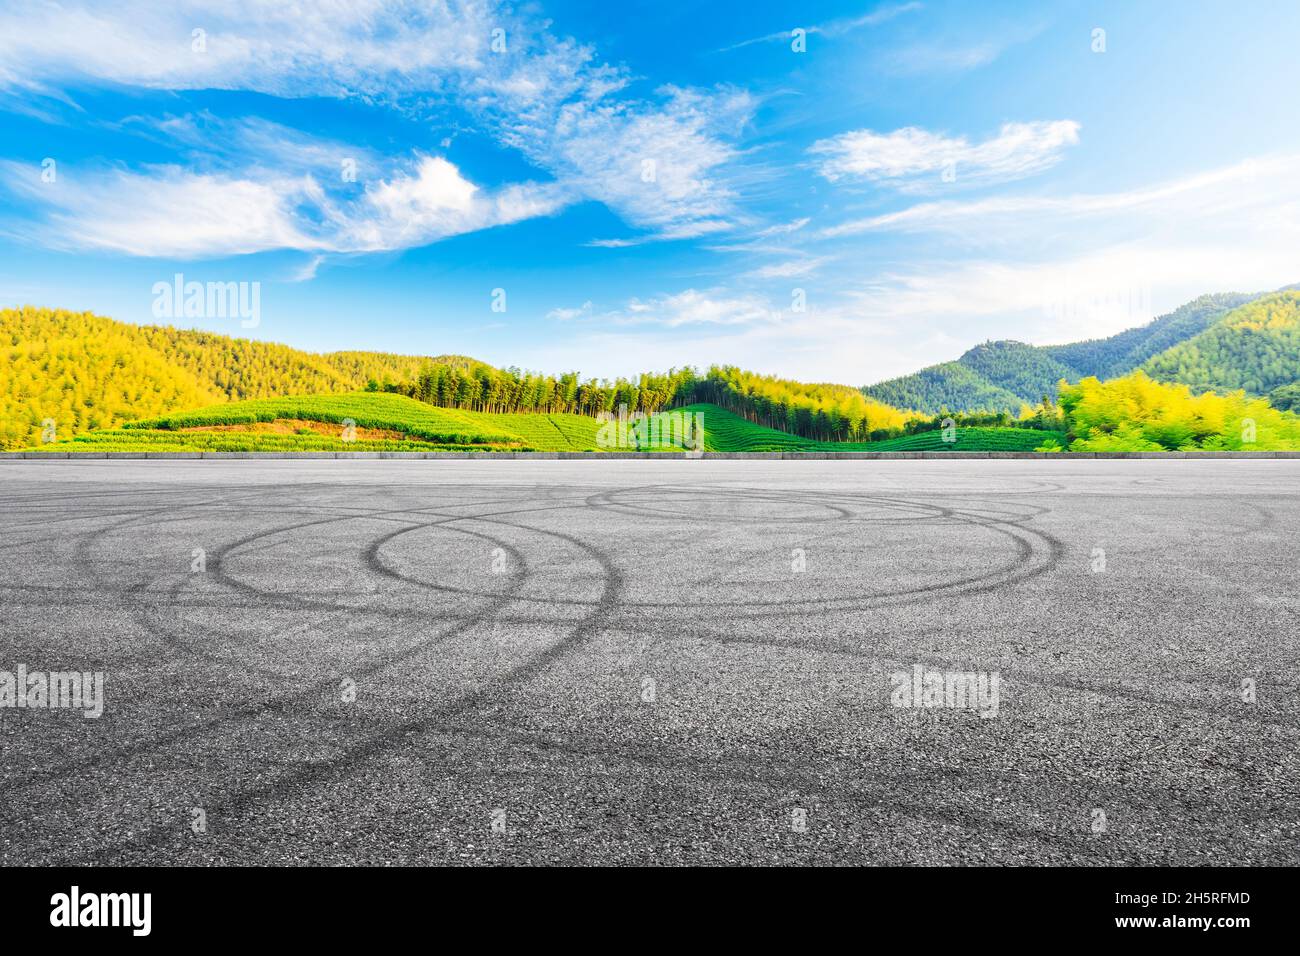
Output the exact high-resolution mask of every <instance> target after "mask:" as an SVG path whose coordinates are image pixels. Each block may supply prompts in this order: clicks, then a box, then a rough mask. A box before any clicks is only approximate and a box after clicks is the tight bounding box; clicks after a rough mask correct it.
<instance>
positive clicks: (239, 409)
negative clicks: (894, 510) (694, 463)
mask: <svg viewBox="0 0 1300 956" xmlns="http://www.w3.org/2000/svg"><path fill="white" fill-rule="evenodd" d="M672 412H676V413H682V414H696V413H699V414H701V415H703V416H704V434H705V448H706V450H708V451H732V452H770V451H792V452H817V451H921V450H934V451H1032V450H1033V449H1034V448H1036V447H1038V446H1039V445H1041V444H1042V443H1043V442H1044V441H1046V440H1047V439H1049V438H1053V439H1055V440H1056V441H1057V442H1058V443H1060V444H1064V442H1065V436H1064V434H1063V433H1059V432H1047V431H1039V430H1035V429H1027V428H958V429H957V430H956V432H955V435H956V441H954V442H945V441H943V437H942V434H941V433H940V432H939V431H937V430H931V431H925V432H920V433H918V434H914V435H905V436H902V437H900V438H893V439H889V440H888V441H878V442H831V441H813V440H812V439H807V438H800V437H799V436H797V435H791V434H789V433H787V432H783V431H778V430H777V429H774V428H768V427H766V426H764V425H756V424H754V423H753V422H749V421H747V420H745V419H744V418H742V417H740V416H739V415H736V414H733V413H732V412H729V411H727V410H726V409H724V408H721V407H719V406H717V405H710V404H703V403H701V404H695V405H687V406H685V407H683V408H680V409H673V410H672ZM349 423H350V431H349V432H347V433H345V428H348V427H349ZM601 427H602V424H601V422H600V421H598V420H597V419H595V418H590V417H588V416H585V415H572V414H567V413H554V414H528V413H487V412H470V411H461V410H458V409H450V408H439V407H436V406H433V405H429V404H427V403H425V402H421V401H417V400H416V399H413V398H407V397H406V396H404V395H392V394H387V393H383V392H353V393H349V394H343V395H308V396H300V397H295V398H279V399H251V400H249V401H244V402H230V403H226V404H222V405H212V406H208V407H206V408H200V409H195V410H193V411H189V412H182V413H178V414H172V415H166V416H163V417H160V418H154V419H147V420H143V421H139V422H131V423H129V424H127V425H125V426H123V427H120V428H111V429H99V430H96V431H92V432H88V433H86V434H82V435H77V436H75V437H73V438H70V439H65V440H63V441H58V442H54V443H51V444H42V445H38V446H34V447H33V449H32V450H35V451H72V452H108V451H112V452H177V451H459V450H480V451H599V450H601V447H600V441H599V435H598V433H599V431H600V429H601ZM634 447H636V446H635V442H634V441H632V440H628V441H626V442H625V443H624V444H623V445H622V446H620V448H621V449H631V448H634ZM609 450H620V449H609ZM648 450H661V451H667V450H671V449H670V448H669V447H668V446H666V445H664V446H659V447H657V448H654V447H652V448H650V449H648Z"/></svg>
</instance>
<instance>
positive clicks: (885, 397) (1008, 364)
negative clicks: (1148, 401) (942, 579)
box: [862, 292, 1300, 414]
mask: <svg viewBox="0 0 1300 956" xmlns="http://www.w3.org/2000/svg"><path fill="white" fill-rule="evenodd" d="M1255 298H1257V296H1254V295H1245V294H1242V293H1236V292H1232V293H1224V294H1218V295H1204V296H1201V297H1200V298H1198V299H1195V300H1193V301H1191V302H1188V303H1187V304H1186V305H1183V306H1180V307H1179V308H1177V309H1175V310H1174V311H1173V312H1170V313H1168V314H1167V315H1162V316H1160V317H1159V318H1156V319H1153V320H1152V321H1151V322H1148V323H1147V324H1146V325H1143V326H1140V327H1139V328H1135V329H1127V330H1126V331H1123V332H1120V333H1118V334H1116V335H1112V336H1109V337H1108V338H1104V339H1089V340H1087V341H1084V342H1072V343H1069V344H1066V345H1044V346H1035V345H1026V344H1025V343H1023V342H1014V341H1000V342H986V343H984V344H982V345H977V346H975V347H974V348H972V349H970V350H969V351H968V352H966V354H965V355H963V356H962V357H961V358H959V359H957V360H956V361H955V362H944V363H943V364H941V365H932V366H930V367H929V368H925V369H922V370H921V371H919V372H916V373H914V374H912V375H904V376H902V377H900V378H894V379H889V380H888V381H885V382H880V383H879V384H876V385H868V386H867V387H865V388H863V389H862V391H863V392H864V393H865V394H867V395H870V396H872V397H873V398H877V399H879V400H880V401H883V402H888V403H889V404H891V405H899V406H902V407H907V408H916V409H919V410H921V411H924V412H927V413H929V414H935V413H937V412H939V411H940V410H943V409H947V410H949V411H958V410H964V411H973V410H987V411H1000V410H1007V411H1019V409H1020V408H1021V406H1023V405H1026V404H1029V405H1033V404H1035V403H1037V402H1038V401H1040V400H1041V399H1042V397H1043V396H1044V395H1051V394H1054V393H1055V392H1056V386H1057V383H1058V382H1059V381H1060V380H1061V379H1065V380H1067V381H1070V382H1077V381H1079V380H1080V379H1082V378H1086V377H1088V376H1095V377H1097V378H1102V379H1105V378H1113V377H1116V376H1120V375H1124V374H1125V373H1127V372H1130V371H1132V370H1133V369H1135V368H1138V367H1140V366H1142V365H1143V363H1145V362H1147V361H1148V360H1149V359H1151V358H1152V357H1153V356H1155V355H1157V354H1158V353H1160V352H1162V351H1164V350H1166V349H1168V348H1170V347H1172V346H1175V345H1178V344H1179V343H1181V342H1184V341H1186V340H1188V339H1190V338H1192V337H1193V336H1196V335H1198V334H1200V333H1202V332H1204V331H1205V330H1206V329H1208V328H1209V327H1210V326H1211V325H1213V324H1214V323H1215V322H1217V321H1219V320H1220V319H1222V318H1223V317H1224V316H1225V315H1227V314H1228V313H1229V312H1230V311H1231V310H1233V309H1235V308H1237V307H1238V306H1240V305H1242V304H1243V303H1247V302H1250V301H1251V300H1252V299H1255ZM1153 374H1154V373H1153ZM1156 377H1159V376H1156ZM1298 377H1300V376H1298Z"/></svg>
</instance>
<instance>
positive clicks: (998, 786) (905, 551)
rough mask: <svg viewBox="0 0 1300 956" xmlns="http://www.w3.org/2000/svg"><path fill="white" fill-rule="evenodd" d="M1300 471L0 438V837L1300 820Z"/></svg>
mask: <svg viewBox="0 0 1300 956" xmlns="http://www.w3.org/2000/svg"><path fill="white" fill-rule="evenodd" d="M1298 490H1300V461H1287V460H1253V461H1220V460H1208V461H1156V460H1130V461H1122V460H1116V461H1105V460H1096V461H1073V462H1072V461H1017V460H1007V461H989V460H981V461H970V460H964V461H934V460H930V461H875V462H867V461H810V462H792V461H734V460H732V461H728V460H719V461H699V460H695V461H691V460H680V461H677V460H673V461H342V460H340V461H324V462H319V461H182V462H168V461H98V462H95V461H79V462H77V461H74V462H42V461H26V462H0V604H2V605H3V607H2V617H0V672H10V673H11V674H15V675H16V674H17V670H18V667H19V666H20V665H22V667H23V668H25V670H26V672H28V673H29V674H31V673H37V674H42V673H45V674H48V673H50V672H55V671H77V672H84V673H87V674H96V673H98V674H102V675H103V684H102V686H103V700H102V704H103V714H102V716H100V717H99V718H97V719H96V718H93V717H87V716H86V715H85V710H84V709H83V710H77V709H72V708H54V707H48V706H46V707H39V706H34V707H24V708H17V707H12V708H0V747H2V751H0V862H2V863H4V864H10V865H13V864H52V863H80V864H116V863H153V864H158V863H167V864H209V863H215V864H236V863H238V864H270V863H290V864H293V863H304V864H305V863H312V864H341V863H370V864H378V863H392V864H408V863H453V864H459V863H464V864H487V863H508V864H518V863H615V864H617V863H636V864H646V863H654V864H700V863H741V864H747V863H763V864H781V863H787V864H789V863H799V864H898V863H903V864H985V863H999V864H1016V863H1038V864H1062V863H1079V864H1108V863H1109V864H1117V863H1135V864H1136V863H1150V864H1209V863H1214V864H1283V863H1287V864H1296V863H1300V788H1297V786H1296V781H1297V780H1298V779H1300V756H1298V755H1300V734H1298V732H1297V731H1298V728H1300V697H1298V695H1297V685H1298V684H1300V671H1298V665H1300V660H1298V657H1300V653H1298V652H1300V633H1298V632H1300V629H1298V626H1297V625H1298V621H1300V613H1298V612H1300V591H1298V590H1297V588H1296V585H1295V582H1296V568H1297V552H1298V551H1300V546H1298V545H1297V537H1296V529H1297V528H1300V497H1298V496H1297V491H1298ZM900 675H901V676H900ZM0 676H2V675H0ZM15 679H16V678H15ZM92 680H93V678H92ZM965 680H969V681H971V683H969V684H966V685H963V684H962V681H965ZM945 682H946V683H945ZM963 686H965V687H966V688H967V690H968V691H969V694H968V695H967V696H963V693H962V690H961V688H962V687H963ZM935 688H938V689H937V690H936V689H935ZM977 689H982V690H983V691H984V696H983V697H978V695H977V694H976V690H977ZM918 691H919V693H917V692H918ZM927 704H928V706H927Z"/></svg>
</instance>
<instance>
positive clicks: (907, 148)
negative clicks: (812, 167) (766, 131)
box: [808, 120, 1079, 189]
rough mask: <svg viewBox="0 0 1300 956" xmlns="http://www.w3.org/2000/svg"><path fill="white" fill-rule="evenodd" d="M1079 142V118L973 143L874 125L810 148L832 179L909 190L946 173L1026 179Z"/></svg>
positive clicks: (973, 179) (1020, 127) (933, 183)
mask: <svg viewBox="0 0 1300 956" xmlns="http://www.w3.org/2000/svg"><path fill="white" fill-rule="evenodd" d="M1078 142H1079V124H1078V123H1076V122H1074V121H1073V120H1055V121H1051V122H1047V121H1036V122H1030V123H1006V124H1004V125H1003V126H1002V128H1001V129H1000V130H999V131H998V134H997V135H996V136H994V137H991V138H989V139H986V140H984V141H983V142H981V143H971V142H970V141H969V140H967V139H966V137H964V136H957V137H951V136H943V135H941V134H937V133H931V132H929V131H927V130H923V129H918V128H917V127H915V126H908V127H905V128H903V129H899V130H895V131H894V132H892V133H877V132H875V131H873V130H869V129H860V130H854V131H853V132H849V133H842V134H840V135H839V136H835V137H832V138H830V139H823V140H818V141H817V142H816V143H813V145H812V146H810V147H809V149H808V151H809V152H810V153H812V154H813V155H814V156H818V157H821V158H820V159H819V161H818V163H817V171H818V172H819V173H821V175H822V176H824V177H826V179H828V180H830V181H831V182H841V181H845V180H850V181H853V180H857V181H869V182H880V183H885V184H887V185H891V186H895V187H899V188H903V189H917V188H934V187H937V186H938V185H939V184H940V183H941V182H942V181H943V179H942V177H943V176H944V174H945V173H947V174H948V175H949V177H950V178H951V179H952V181H954V182H958V183H962V182H969V183H990V182H1006V181H1008V180H1012V179H1022V178H1024V177H1025V176H1031V175H1033V174H1034V173H1038V172H1042V171H1043V170H1045V169H1048V168H1050V167H1052V166H1054V165H1056V164H1057V163H1058V162H1060V161H1061V159H1062V157H1063V155H1064V152H1065V149H1066V147H1068V146H1073V145H1075V144H1077V143H1078Z"/></svg>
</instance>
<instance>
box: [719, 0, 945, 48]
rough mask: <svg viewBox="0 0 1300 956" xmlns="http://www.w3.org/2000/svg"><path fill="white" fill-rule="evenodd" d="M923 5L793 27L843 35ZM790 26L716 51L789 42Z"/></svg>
mask: <svg viewBox="0 0 1300 956" xmlns="http://www.w3.org/2000/svg"><path fill="white" fill-rule="evenodd" d="M922 6H923V5H922V4H920V3H899V4H892V5H886V6H882V7H877V8H876V9H875V10H872V11H871V12H870V13H864V14H862V15H861V16H857V17H842V18H840V19H838V20H829V21H827V22H826V23H820V24H814V25H812V26H803V25H802V24H795V25H794V26H795V27H798V28H799V29H802V30H803V31H804V33H806V34H809V35H820V36H826V37H838V36H843V35H844V34H846V33H852V32H853V31H854V30H858V29H861V28H862V27H874V26H878V25H880V24H882V23H885V22H886V21H889V20H892V19H894V17H897V16H899V15H901V14H904V13H911V12H912V11H913V10H920V9H921V7H922ZM793 29H794V27H792V28H791V29H788V30H779V31H777V32H776V33H768V34H765V35H764V36H761V37H753V38H752V39H749V40H741V41H740V42H739V43H733V44H731V45H730V46H724V47H723V48H722V49H720V50H718V51H717V52H718V53H728V52H730V51H732V50H739V49H740V48H741V47H747V46H753V45H754V44H755V43H773V42H776V41H778V40H783V41H786V42H789V41H790V39H791V32H792V30H793Z"/></svg>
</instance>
